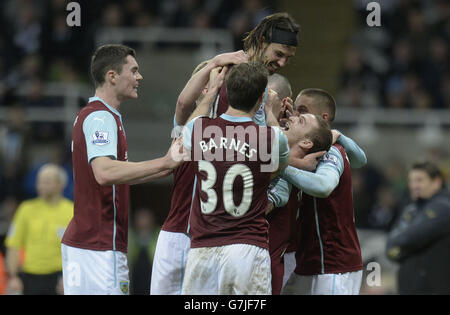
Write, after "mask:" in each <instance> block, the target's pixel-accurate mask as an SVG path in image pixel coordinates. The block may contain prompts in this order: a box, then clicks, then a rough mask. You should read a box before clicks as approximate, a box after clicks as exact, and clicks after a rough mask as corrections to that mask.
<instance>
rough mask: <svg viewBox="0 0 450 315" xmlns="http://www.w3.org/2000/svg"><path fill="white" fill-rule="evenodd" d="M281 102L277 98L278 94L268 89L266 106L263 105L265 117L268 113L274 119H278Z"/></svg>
mask: <svg viewBox="0 0 450 315" xmlns="http://www.w3.org/2000/svg"><path fill="white" fill-rule="evenodd" d="M280 108H281V102H280V99H279V97H278V93H277V92H276V91H274V90H272V89H269V91H268V95H267V99H266V104H265V105H264V111H265V112H266V116H267V114H268V113H269V112H272V113H274V115H275V117H278V114H279V112H280Z"/></svg>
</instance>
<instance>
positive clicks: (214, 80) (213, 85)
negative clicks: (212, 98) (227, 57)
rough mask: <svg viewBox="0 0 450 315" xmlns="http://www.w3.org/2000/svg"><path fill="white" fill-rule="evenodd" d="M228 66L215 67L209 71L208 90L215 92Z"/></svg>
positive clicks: (223, 79) (222, 80) (223, 78)
mask: <svg viewBox="0 0 450 315" xmlns="http://www.w3.org/2000/svg"><path fill="white" fill-rule="evenodd" d="M227 71H228V67H227V66H224V67H216V68H214V69H212V70H211V72H210V73H209V82H208V92H211V93H217V91H219V89H220V88H221V87H222V85H223V83H224V82H225V76H226V74H227Z"/></svg>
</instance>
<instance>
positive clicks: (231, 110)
mask: <svg viewBox="0 0 450 315" xmlns="http://www.w3.org/2000/svg"><path fill="white" fill-rule="evenodd" d="M225 114H227V115H230V116H234V117H249V118H251V119H253V116H255V112H254V111H251V112H245V111H242V110H239V109H235V108H232V107H231V106H230V107H228V110H227V111H226V112H225Z"/></svg>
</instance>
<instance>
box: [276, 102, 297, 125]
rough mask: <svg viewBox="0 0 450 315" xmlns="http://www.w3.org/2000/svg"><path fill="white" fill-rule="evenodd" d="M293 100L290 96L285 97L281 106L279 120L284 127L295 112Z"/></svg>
mask: <svg viewBox="0 0 450 315" xmlns="http://www.w3.org/2000/svg"><path fill="white" fill-rule="evenodd" d="M293 104H294V103H293V101H292V99H291V98H290V97H285V98H284V99H283V100H282V104H281V107H280V113H279V115H278V122H279V123H280V126H282V127H284V126H285V125H286V122H287V121H288V119H289V117H291V116H292V115H293V113H294V105H293Z"/></svg>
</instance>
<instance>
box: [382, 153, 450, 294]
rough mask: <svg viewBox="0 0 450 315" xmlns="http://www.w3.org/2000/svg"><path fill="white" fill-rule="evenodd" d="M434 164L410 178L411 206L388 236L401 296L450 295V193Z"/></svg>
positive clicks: (415, 171)
mask: <svg viewBox="0 0 450 315" xmlns="http://www.w3.org/2000/svg"><path fill="white" fill-rule="evenodd" d="M444 182H445V181H444V178H443V176H442V173H441V171H440V169H439V168H438V167H437V166H436V165H435V164H434V163H432V162H428V161H427V162H419V163H415V164H413V166H412V167H411V169H410V171H409V174H408V185H409V191H410V195H411V198H412V200H413V201H412V202H411V203H410V204H409V205H407V206H406V207H405V208H404V209H403V211H402V214H401V216H400V217H399V219H398V221H397V222H396V224H395V226H394V228H393V229H392V231H391V232H390V234H389V237H388V241H387V246H386V253H387V256H388V258H390V259H392V260H394V261H396V262H398V263H399V264H400V268H399V271H398V292H399V293H400V294H449V293H450V271H449V268H448V266H450V251H449V248H450V193H449V191H448V190H447V189H446V187H445V185H444Z"/></svg>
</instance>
